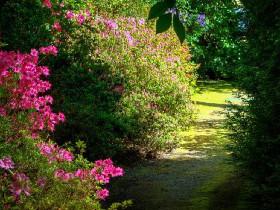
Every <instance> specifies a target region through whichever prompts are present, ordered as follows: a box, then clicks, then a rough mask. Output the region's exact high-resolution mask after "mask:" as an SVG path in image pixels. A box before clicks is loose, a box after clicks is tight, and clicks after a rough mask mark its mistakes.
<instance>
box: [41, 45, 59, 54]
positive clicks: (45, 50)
mask: <svg viewBox="0 0 280 210" xmlns="http://www.w3.org/2000/svg"><path fill="white" fill-rule="evenodd" d="M39 51H40V53H41V54H44V55H54V56H56V55H57V53H58V50H57V48H56V47H55V46H53V45H50V46H47V47H40V48H39Z"/></svg>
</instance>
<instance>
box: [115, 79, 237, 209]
mask: <svg viewBox="0 0 280 210" xmlns="http://www.w3.org/2000/svg"><path fill="white" fill-rule="evenodd" d="M198 87H199V91H198V93H197V94H196V95H195V96H194V98H193V100H194V103H196V105H197V106H196V107H197V119H196V121H195V123H194V125H193V126H192V127H191V128H190V130H189V131H186V132H182V133H181V134H180V135H181V136H182V141H181V142H180V145H179V147H178V148H177V149H175V150H174V151H172V152H171V153H168V154H164V155H163V156H162V158H161V159H159V160H154V161H148V162H144V163H142V164H141V165H138V166H136V167H133V168H127V169H126V175H125V176H124V177H123V178H121V179H119V180H118V181H117V182H116V183H113V186H112V189H111V192H112V198H111V199H112V200H113V201H118V200H122V199H132V200H133V202H134V206H133V207H132V208H131V209H133V210H206V209H211V210H235V209H238V205H239V204H238V201H239V196H240V186H241V185H242V183H241V181H240V180H239V179H238V178H237V176H236V175H235V173H236V172H235V170H234V167H233V164H232V163H231V162H230V157H229V154H228V152H227V151H226V149H225V145H226V144H227V142H228V140H227V138H226V133H227V131H226V130H225V129H223V127H222V124H223V122H224V119H225V116H224V114H223V113H222V112H223V110H224V108H225V106H226V101H227V100H234V96H233V92H234V89H233V88H232V87H231V85H230V84H228V83H225V82H222V81H221V82H204V83H200V84H199V86H198Z"/></svg>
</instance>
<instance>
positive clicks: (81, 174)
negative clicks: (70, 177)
mask: <svg viewBox="0 0 280 210" xmlns="http://www.w3.org/2000/svg"><path fill="white" fill-rule="evenodd" d="M88 176H89V171H88V170H86V169H78V170H77V171H76V172H75V177H79V178H80V179H81V180H84V179H86V178H87V177H88Z"/></svg>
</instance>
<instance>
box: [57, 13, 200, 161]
mask: <svg viewBox="0 0 280 210" xmlns="http://www.w3.org/2000/svg"><path fill="white" fill-rule="evenodd" d="M70 21H71V20H70ZM72 21H73V20H72ZM74 22H75V21H74ZM74 24H75V23H74ZM88 27H89V28H88ZM68 35H69V34H68ZM63 39H65V40H67V41H65V44H63V46H62V51H64V50H65V51H64V53H63V56H62V57H63V59H64V60H63V62H64V63H67V65H64V64H62V65H61V64H60V63H58V62H56V64H55V67H54V68H55V69H56V71H55V72H54V76H53V79H54V80H55V81H54V87H53V90H54V94H55V96H57V98H63V102H59V103H57V104H56V108H57V109H58V110H62V111H63V112H64V113H65V114H66V116H69V118H70V120H69V121H68V123H66V124H65V125H64V126H61V127H60V128H58V130H57V132H56V139H58V140H60V139H62V140H65V139H66V140H71V141H74V140H76V139H82V140H84V141H86V142H87V144H88V147H89V148H90V149H89V151H90V152H92V151H94V152H93V154H94V155H96V154H97V153H98V152H99V153H100V155H102V153H103V154H104V153H105V154H106V153H109V154H111V155H114V154H116V152H118V151H123V150H127V149H129V150H136V151H140V152H141V153H143V154H147V153H149V154H154V153H156V152H157V151H162V150H165V149H170V148H172V147H174V145H175V144H176V140H177V136H176V132H177V131H178V130H180V129H183V128H186V127H187V126H188V125H189V123H190V120H191V112H192V107H191V100H190V94H191V88H192V85H193V84H194V78H195V74H194V69H195V65H193V64H191V62H190V61H189V60H190V54H189V50H188V48H187V47H186V46H185V45H184V46H179V43H178V41H177V39H176V37H175V36H174V35H173V34H171V33H168V34H166V35H160V36H156V35H154V33H153V30H152V28H151V26H149V25H148V24H145V20H144V19H135V18H131V17H127V18H121V17H120V18H116V19H107V18H105V17H95V18H93V19H92V20H91V21H89V22H87V23H85V25H84V27H79V28H77V30H76V31H75V30H74V31H72V32H71V35H70V36H68V37H63V38H62V40H63ZM167 40H168V41H167ZM174 46H177V47H175V48H174ZM78 50H79V51H78ZM59 65H61V66H59ZM93 93H94V94H93ZM58 100H59V99H58ZM70 116H71V117H70ZM71 119H72V120H71ZM73 131H75V132H73ZM95 148H102V149H103V150H102V149H98V151H95V150H96V149H95ZM89 155H90V156H91V155H92V154H90V153H89Z"/></svg>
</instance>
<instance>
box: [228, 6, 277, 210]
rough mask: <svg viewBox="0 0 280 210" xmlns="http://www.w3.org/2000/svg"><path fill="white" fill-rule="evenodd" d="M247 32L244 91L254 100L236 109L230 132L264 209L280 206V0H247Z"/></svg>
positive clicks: (241, 78) (242, 71) (240, 74)
mask: <svg viewBox="0 0 280 210" xmlns="http://www.w3.org/2000/svg"><path fill="white" fill-rule="evenodd" d="M241 2H243V4H244V6H245V8H246V18H247V20H248V29H247V34H246V42H244V43H245V47H244V48H243V52H242V56H241V58H242V60H241V61H242V62H241V65H240V66H239V68H238V70H237V79H238V83H239V88H240V89H241V90H243V91H245V92H246V93H247V94H248V95H249V96H250V97H251V100H250V101H248V106H246V107H235V109H233V112H232V113H231V118H230V123H229V126H228V127H229V128H230V129H231V130H232V137H233V140H234V145H233V151H234V154H235V156H236V157H237V158H238V160H239V161H240V163H242V165H243V166H244V168H246V169H248V170H249V172H248V175H249V176H250V177H251V178H252V180H254V182H255V188H254V189H255V193H256V194H257V195H258V196H255V198H257V199H258V201H259V209H262V210H263V209H268V210H278V209H279V206H280V187H279V186H280V167H279V166H280V164H279V163H280V153H279V148H280V132H279V131H280V92H279V90H280V82H279V81H280V59H279V58H280V36H279V34H280V1H279V0H258V1H255V0H242V1H241Z"/></svg>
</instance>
